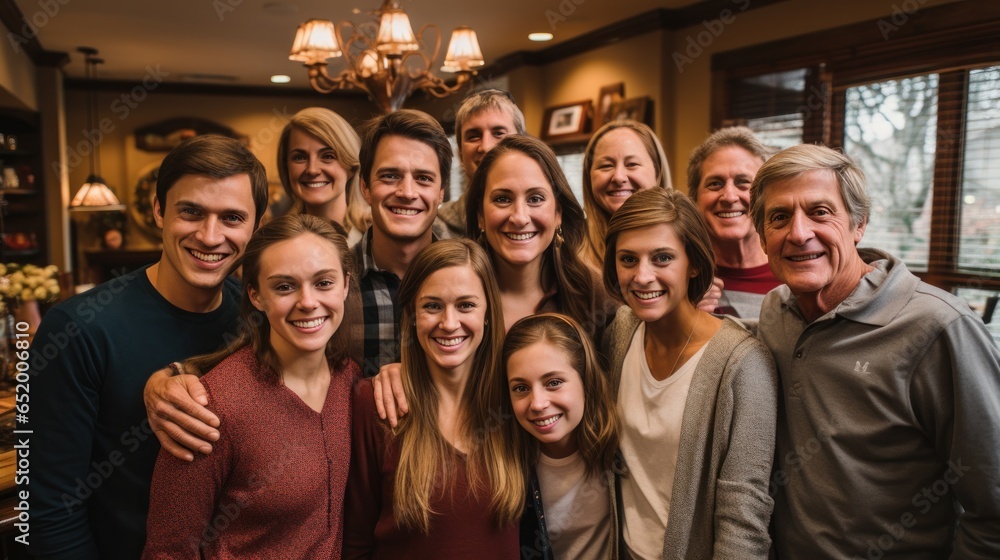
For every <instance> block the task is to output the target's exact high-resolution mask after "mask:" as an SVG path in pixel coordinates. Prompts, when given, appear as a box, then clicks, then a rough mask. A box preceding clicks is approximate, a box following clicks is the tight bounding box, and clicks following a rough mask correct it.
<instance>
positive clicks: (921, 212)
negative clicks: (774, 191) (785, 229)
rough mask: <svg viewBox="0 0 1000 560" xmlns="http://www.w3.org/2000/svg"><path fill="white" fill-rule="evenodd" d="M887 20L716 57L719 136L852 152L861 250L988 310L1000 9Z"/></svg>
mask: <svg viewBox="0 0 1000 560" xmlns="http://www.w3.org/2000/svg"><path fill="white" fill-rule="evenodd" d="M883 20H885V18H883ZM883 20H872V21H866V22H861V23H857V24H852V25H848V26H844V27H840V28H836V29H829V30H826V31H820V32H817V33H812V34H809V35H804V36H799V37H792V38H789V39H782V40H779V41H774V42H772V43H767V44H763V45H755V46H751V47H746V48H741V49H738V50H734V51H730V52H723V53H715V54H713V55H712V73H713V74H712V80H713V104H712V124H713V127H715V128H718V127H721V126H724V125H729V124H744V125H746V126H749V127H750V128H752V129H753V130H754V131H755V132H757V133H758V135H759V136H760V137H761V138H762V139H763V140H764V141H765V143H768V144H771V145H775V146H779V147H786V146H788V145H790V144H794V143H798V142H807V143H814V142H819V143H823V144H826V145H829V146H833V147H840V148H843V150H844V151H845V153H847V154H849V155H850V156H851V157H852V158H854V159H855V160H856V161H857V162H858V163H859V164H860V165H861V167H862V168H863V169H864V171H865V174H866V176H867V179H868V187H869V194H870V196H871V197H872V203H873V207H872V219H871V222H870V223H869V226H868V229H867V231H866V234H865V237H864V240H863V241H862V244H863V245H866V246H874V247H878V248H882V249H885V250H887V251H889V252H890V253H893V254H894V255H896V256H897V257H899V258H901V259H902V260H903V261H904V262H905V263H906V264H907V267H908V268H910V270H912V271H913V272H914V273H916V274H917V275H919V276H921V277H922V278H923V280H925V281H926V282H928V283H930V284H933V285H936V286H938V287H940V288H943V289H946V290H949V291H954V292H955V293H959V294H961V295H963V297H967V298H972V297H977V298H979V299H982V300H984V301H985V296H983V295H982V294H983V293H989V294H995V293H997V292H1000V54H998V53H1000V5H995V4H992V3H991V4H977V5H976V6H972V5H967V4H964V3H961V5H959V4H951V5H947V6H933V7H927V8H924V7H920V8H918V9H917V10H916V11H915V12H913V13H908V17H907V20H906V22H905V24H904V25H898V26H897V25H895V24H893V26H891V27H887V26H886V25H885V24H884V21H883ZM977 294H978V295H977ZM970 301H971V300H970ZM997 322H998V324H1000V317H998V319H997ZM995 328H998V327H995ZM994 332H997V331H994Z"/></svg>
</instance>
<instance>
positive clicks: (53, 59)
mask: <svg viewBox="0 0 1000 560" xmlns="http://www.w3.org/2000/svg"><path fill="white" fill-rule="evenodd" d="M39 12H40V13H41V14H42V15H44V16H45V17H46V18H49V17H52V16H49V15H48V14H47V13H46V12H44V11H41V9H40V8H39ZM0 22H2V23H3V25H4V27H6V28H7V31H9V32H10V33H12V34H13V36H5V37H4V40H6V41H8V42H10V43H11V44H12V45H14V50H15V52H17V50H18V49H22V50H24V53H25V54H27V55H28V58H30V59H31V62H33V63H34V64H35V66H45V67H50V66H51V67H55V68H62V67H63V66H66V65H67V64H69V55H68V54H66V53H64V52H58V51H47V50H45V49H44V48H43V47H42V44H41V42H39V41H38V35H37V34H36V32H35V31H36V30H35V24H33V23H31V22H29V21H28V18H26V17H24V14H23V13H22V12H21V9H20V8H18V7H17V3H15V2H14V0H0Z"/></svg>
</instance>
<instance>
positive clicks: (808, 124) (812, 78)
mask: <svg viewBox="0 0 1000 560" xmlns="http://www.w3.org/2000/svg"><path fill="white" fill-rule="evenodd" d="M831 82H832V79H831V77H830V72H829V71H827V69H826V66H825V65H823V64H819V65H816V66H814V67H812V68H810V69H809V70H808V71H807V72H806V81H805V90H804V91H803V92H802V107H803V110H802V142H803V143H805V144H815V143H820V144H825V145H829V144H830V122H831V113H832V112H833V110H832V106H831V105H832V102H833V88H832V87H831Z"/></svg>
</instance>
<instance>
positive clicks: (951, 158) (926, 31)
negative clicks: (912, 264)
mask: <svg viewBox="0 0 1000 560" xmlns="http://www.w3.org/2000/svg"><path fill="white" fill-rule="evenodd" d="M790 53H794V54H790ZM761 61H765V62H761ZM998 64H1000V3H998V2H984V1H969V2H957V3H954V4H947V5H943V6H936V7H932V8H926V9H917V10H916V11H914V12H913V13H909V14H907V13H904V12H902V11H899V12H898V13H894V14H891V15H888V16H884V17H882V18H879V19H875V20H869V21H865V22H861V23H857V24H851V25H848V26H844V27H839V28H836V29H829V30H825V31H820V32H816V33H810V34H807V35H800V36H797V37H792V38H790V39H783V40H780V41H774V42H771V43H765V44H762V45H755V46H751V47H746V48H742V49H737V50H733V51H727V52H722V53H716V54H714V55H713V56H712V92H713V94H712V127H713V129H718V128H720V127H722V126H723V124H724V123H725V122H726V121H727V120H728V119H731V118H732V112H731V107H732V99H730V98H729V92H730V91H734V85H735V83H736V82H737V81H739V80H741V79H745V78H748V77H752V76H757V75H760V74H770V73H774V72H784V71H789V70H795V69H800V68H806V69H807V72H806V84H805V92H804V94H803V95H804V96H805V99H804V100H803V104H802V108H803V109H804V119H803V135H802V141H803V143H822V144H825V145H828V146H831V147H835V148H842V147H843V143H844V117H845V115H844V113H845V105H846V90H847V89H848V88H851V87H854V86H857V85H861V84H866V83H871V82H878V81H885V80H892V79H899V78H905V77H908V76H914V75H921V74H928V73H937V74H938V75H939V78H938V117H937V118H938V124H937V146H936V148H935V157H934V186H933V187H934V188H933V194H932V198H931V205H932V206H931V229H930V232H929V235H930V249H929V255H928V263H927V271H926V272H914V274H917V275H918V276H920V277H921V279H923V280H924V281H925V282H927V283H929V284H932V285H934V286H937V287H940V288H942V289H945V290H948V291H952V290H953V289H955V288H973V289H993V290H1000V271H967V270H960V269H959V268H958V248H959V236H960V219H961V218H960V216H961V198H962V196H961V190H962V172H963V159H962V157H963V154H964V149H965V138H964V135H965V128H966V123H965V116H966V100H967V94H968V83H969V70H971V69H974V68H980V67H984V66H992V65H998Z"/></svg>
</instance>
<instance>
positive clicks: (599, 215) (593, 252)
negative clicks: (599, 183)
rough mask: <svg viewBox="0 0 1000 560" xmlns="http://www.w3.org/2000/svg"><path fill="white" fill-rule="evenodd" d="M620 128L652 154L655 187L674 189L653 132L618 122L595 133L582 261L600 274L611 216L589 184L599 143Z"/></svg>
mask: <svg viewBox="0 0 1000 560" xmlns="http://www.w3.org/2000/svg"><path fill="white" fill-rule="evenodd" d="M619 128H627V129H629V130H631V131H632V132H635V133H636V134H637V135H638V136H639V139H640V140H642V145H643V146H644V147H645V148H646V151H647V152H648V153H649V159H651V160H653V169H654V170H655V171H656V185H657V186H658V187H660V188H661V189H666V190H671V189H673V188H674V185H673V182H672V181H671V180H670V164H669V163H668V162H667V155H666V153H665V152H664V151H663V145H662V144H660V140H659V139H658V138H657V137H656V133H655V132H653V129H652V128H649V127H648V126H646V125H645V124H643V123H641V122H637V121H632V120H617V121H611V122H609V123H608V124H606V125H604V126H602V127H601V128H599V129H598V130H597V132H595V133H594V136H593V137H591V139H590V143H588V144H587V150H586V151H585V152H584V155H583V210H584V212H586V214H587V236H586V239H585V243H584V246H583V250H582V251H581V255H582V257H583V260H584V261H585V262H587V263H589V264H590V265H591V266H593V267H594V269H595V270H600V269H601V267H602V265H603V264H604V236H605V235H606V234H607V232H608V221H609V220H611V214H610V213H609V212H608V211H607V210H605V209H604V208H601V206H600V205H599V204H597V199H596V198H594V185H593V184H592V183H591V182H590V170H591V168H592V167H593V166H594V152H595V151H596V150H597V143H598V142H600V141H601V138H603V137H604V135H605V134H607V133H609V132H611V131H612V130H617V129H619Z"/></svg>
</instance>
